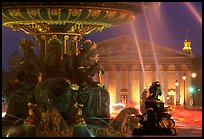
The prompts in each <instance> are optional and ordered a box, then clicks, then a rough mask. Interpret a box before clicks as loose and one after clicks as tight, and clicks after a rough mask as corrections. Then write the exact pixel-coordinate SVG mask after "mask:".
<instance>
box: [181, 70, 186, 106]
mask: <svg viewBox="0 0 204 139" xmlns="http://www.w3.org/2000/svg"><path fill="white" fill-rule="evenodd" d="M182 78H183V92H184V94H183V97H184V102H183V105H184V108H185V104H186V102H185V93H186V92H185V90H186V89H185V81H186V74H185V73H184V74H183V77H182Z"/></svg>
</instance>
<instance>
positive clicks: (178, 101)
mask: <svg viewBox="0 0 204 139" xmlns="http://www.w3.org/2000/svg"><path fill="white" fill-rule="evenodd" d="M175 85H176V94H177V92H178V91H177V90H178V89H177V87H178V85H179V83H178V82H177V80H176V83H175ZM178 98H179V99H178V100H177V104H179V103H180V93H179V94H178Z"/></svg>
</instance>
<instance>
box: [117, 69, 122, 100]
mask: <svg viewBox="0 0 204 139" xmlns="http://www.w3.org/2000/svg"><path fill="white" fill-rule="evenodd" d="M120 102H121V100H120V65H116V103H120Z"/></svg>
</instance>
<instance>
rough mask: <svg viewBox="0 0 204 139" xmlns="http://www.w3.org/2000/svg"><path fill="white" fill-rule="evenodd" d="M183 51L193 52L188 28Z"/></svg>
mask: <svg viewBox="0 0 204 139" xmlns="http://www.w3.org/2000/svg"><path fill="white" fill-rule="evenodd" d="M183 43H184V46H183V51H184V52H186V53H189V54H192V48H191V41H190V40H189V39H188V29H186V39H185V40H184V42H183Z"/></svg>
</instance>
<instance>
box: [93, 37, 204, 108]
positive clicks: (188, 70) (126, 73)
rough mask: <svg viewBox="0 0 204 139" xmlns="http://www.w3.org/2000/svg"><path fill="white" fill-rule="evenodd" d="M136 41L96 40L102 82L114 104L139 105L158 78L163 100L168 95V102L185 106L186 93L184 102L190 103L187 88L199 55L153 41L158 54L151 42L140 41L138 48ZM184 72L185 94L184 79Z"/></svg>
mask: <svg viewBox="0 0 204 139" xmlns="http://www.w3.org/2000/svg"><path fill="white" fill-rule="evenodd" d="M136 44H137V43H135V41H134V39H133V38H131V37H128V36H125V35H121V36H117V37H114V38H111V39H108V40H104V41H101V42H98V43H97V50H98V52H99V54H100V58H99V63H100V66H101V67H102V68H103V69H104V75H103V76H102V83H103V84H104V85H105V87H106V89H107V90H108V91H109V92H110V99H111V104H115V103H120V102H124V103H125V102H128V103H132V104H134V105H137V106H138V105H139V104H140V97H141V93H142V92H143V91H144V89H148V88H149V86H150V85H151V83H152V82H153V81H156V80H159V81H160V82H161V84H162V89H163V94H164V96H162V97H161V99H162V98H163V100H164V98H165V101H166V102H167V103H169V104H173V105H176V104H178V105H183V104H184V96H185V103H186V104H187V105H188V104H189V103H190V102H189V101H190V100H191V99H190V97H191V93H190V92H189V91H188V88H189V87H190V86H191V84H192V77H191V74H192V72H194V71H193V70H194V64H193V61H194V59H195V57H196V56H195V55H193V54H191V53H186V52H183V51H179V50H175V49H171V48H168V47H166V46H161V45H158V44H153V46H154V48H155V52H156V57H155V54H153V50H152V46H151V43H150V42H147V41H143V40H139V41H138V47H137V45H136ZM184 46H185V43H184ZM189 46H190V45H189ZM138 50H139V51H140V53H139V52H138ZM139 54H141V57H140V55H139ZM155 61H156V62H155ZM141 62H142V63H143V64H142V65H143V66H141ZM155 63H158V66H157V65H156V64H155ZM143 69H144V72H143ZM200 70H201V69H200ZM184 73H185V75H186V80H185V95H184V80H183V79H182V76H183V74H184ZM96 79H97V78H96V77H95V80H96ZM176 82H177V83H178V84H177V86H176V85H175V83H176Z"/></svg>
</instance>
